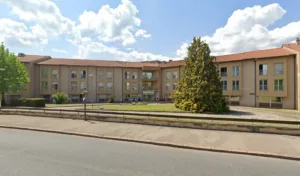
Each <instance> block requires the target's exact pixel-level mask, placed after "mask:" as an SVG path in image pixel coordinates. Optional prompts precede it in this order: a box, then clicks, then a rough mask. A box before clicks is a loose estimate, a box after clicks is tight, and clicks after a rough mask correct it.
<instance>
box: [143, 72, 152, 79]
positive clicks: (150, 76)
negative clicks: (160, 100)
mask: <svg viewBox="0 0 300 176" xmlns="http://www.w3.org/2000/svg"><path fill="white" fill-rule="evenodd" d="M143 79H152V72H143Z"/></svg>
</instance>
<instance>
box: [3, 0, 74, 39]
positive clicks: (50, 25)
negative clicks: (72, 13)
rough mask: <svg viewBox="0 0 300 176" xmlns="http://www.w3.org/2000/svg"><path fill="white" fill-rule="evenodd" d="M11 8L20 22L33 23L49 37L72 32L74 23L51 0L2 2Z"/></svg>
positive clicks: (9, 0)
mask: <svg viewBox="0 0 300 176" xmlns="http://www.w3.org/2000/svg"><path fill="white" fill-rule="evenodd" d="M1 1H2V2H5V3H6V4H8V6H10V7H11V12H12V13H13V14H15V15H17V16H18V17H19V19H20V20H23V21H26V22H33V23H35V24H36V25H38V26H40V28H41V29H43V30H45V32H47V34H48V35H50V36H56V35H60V34H63V33H69V31H71V29H72V27H73V25H74V22H72V21H71V20H70V19H68V18H66V17H64V16H63V15H62V14H61V12H60V10H59V8H58V7H57V5H56V4H55V3H54V2H52V1H49V0H13V1H11V0H0V2H1Z"/></svg>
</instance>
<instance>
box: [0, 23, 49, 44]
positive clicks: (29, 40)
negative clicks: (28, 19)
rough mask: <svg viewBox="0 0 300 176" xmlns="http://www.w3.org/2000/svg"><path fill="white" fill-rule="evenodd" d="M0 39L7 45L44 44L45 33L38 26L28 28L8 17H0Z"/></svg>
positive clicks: (46, 41) (45, 41) (45, 39)
mask: <svg viewBox="0 0 300 176" xmlns="http://www.w3.org/2000/svg"><path fill="white" fill-rule="evenodd" d="M0 41H1V42H4V43H5V45H8V46H17V47H20V46H21V47H30V46H40V45H46V44H47V43H48V39H47V34H46V33H45V32H44V31H43V30H42V29H41V28H40V26H33V27H30V28H28V27H27V26H26V25H25V24H24V23H20V22H16V21H13V20H11V19H8V18H2V19H0Z"/></svg>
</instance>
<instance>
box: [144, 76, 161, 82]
mask: <svg viewBox="0 0 300 176" xmlns="http://www.w3.org/2000/svg"><path fill="white" fill-rule="evenodd" d="M142 80H143V81H147V80H149V81H156V80H158V77H156V76H152V77H148V76H143V77H142Z"/></svg>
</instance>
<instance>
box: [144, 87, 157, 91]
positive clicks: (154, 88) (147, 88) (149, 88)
mask: <svg viewBox="0 0 300 176" xmlns="http://www.w3.org/2000/svg"><path fill="white" fill-rule="evenodd" d="M143 90H158V89H157V87H153V86H145V87H143Z"/></svg>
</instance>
